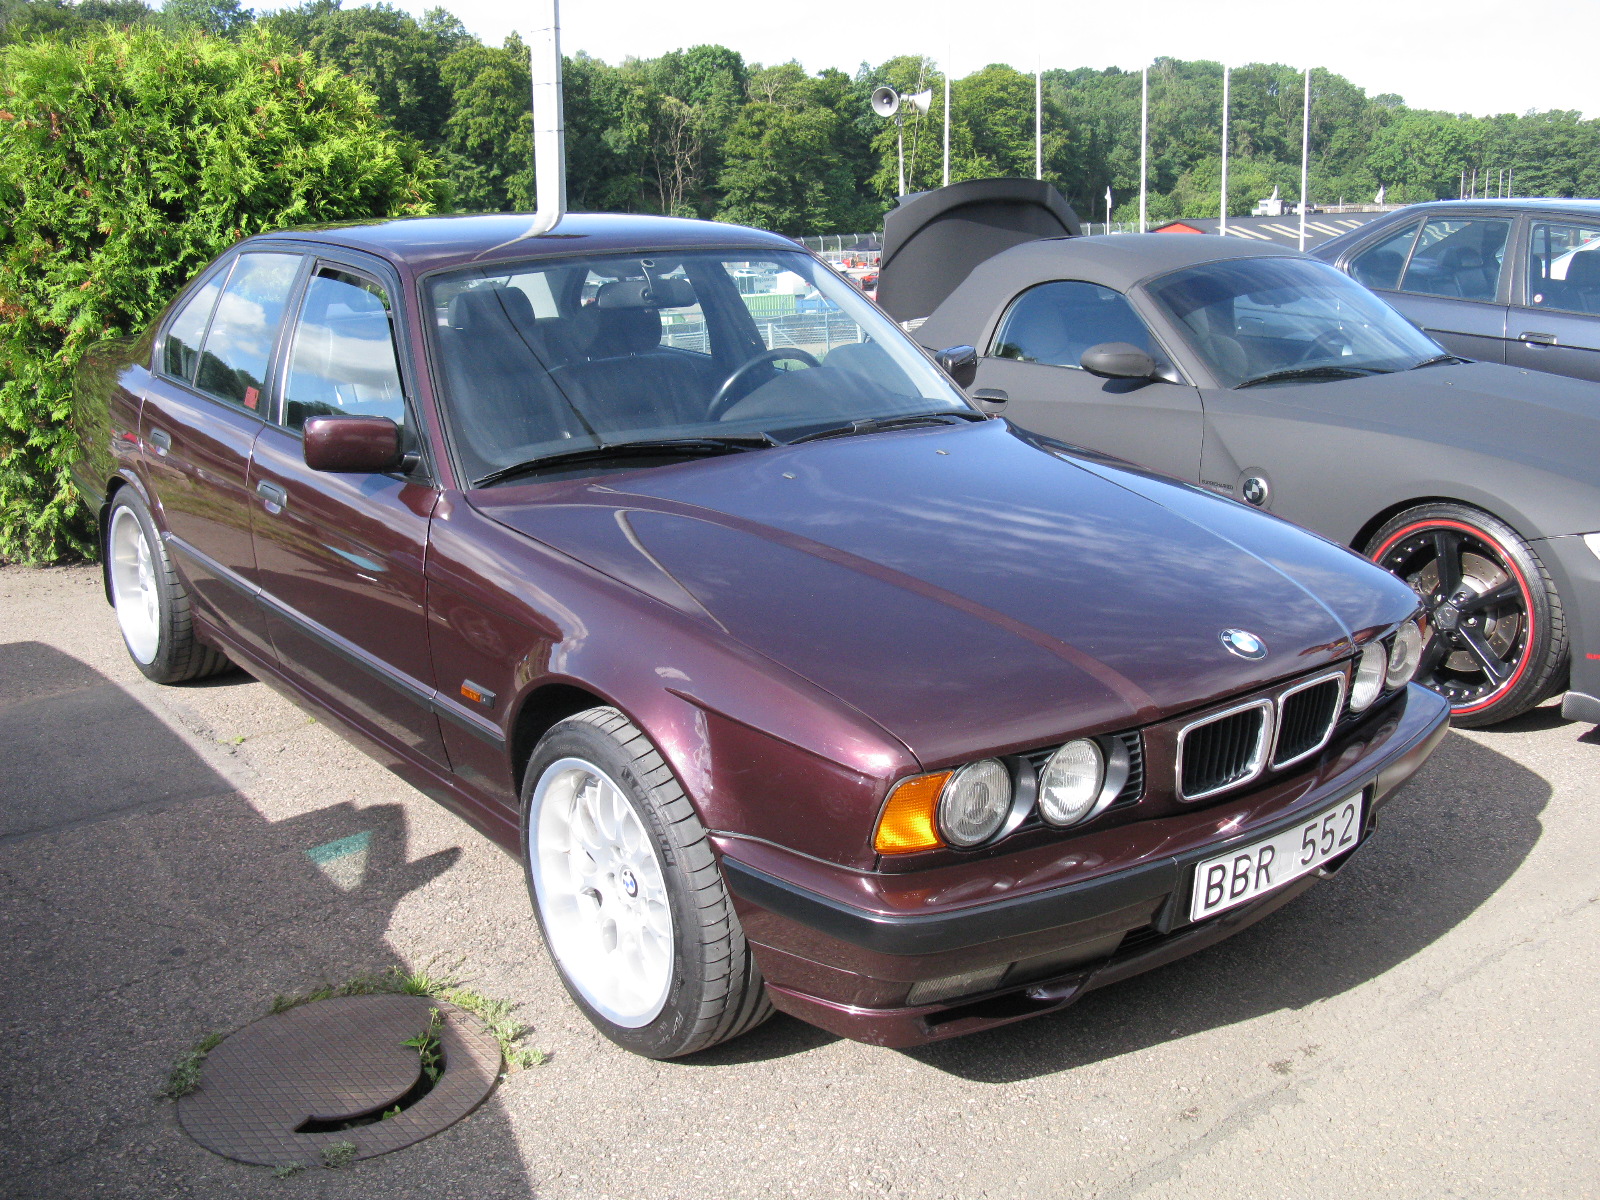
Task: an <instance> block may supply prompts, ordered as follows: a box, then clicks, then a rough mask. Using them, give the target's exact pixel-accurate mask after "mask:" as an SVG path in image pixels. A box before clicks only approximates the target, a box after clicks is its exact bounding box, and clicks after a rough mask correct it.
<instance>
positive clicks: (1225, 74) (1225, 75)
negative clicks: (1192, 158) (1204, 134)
mask: <svg viewBox="0 0 1600 1200" xmlns="http://www.w3.org/2000/svg"><path fill="white" fill-rule="evenodd" d="M1231 72H1232V68H1231V67H1226V66H1225V67H1223V68H1222V209H1221V212H1222V224H1221V225H1219V226H1218V227H1217V232H1218V233H1221V234H1226V233H1227V232H1228V84H1229V82H1230V80H1229V75H1230V73H1231Z"/></svg>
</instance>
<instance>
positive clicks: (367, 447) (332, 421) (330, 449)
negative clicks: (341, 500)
mask: <svg viewBox="0 0 1600 1200" xmlns="http://www.w3.org/2000/svg"><path fill="white" fill-rule="evenodd" d="M305 435H306V448H305V455H306V466H308V467H310V468H311V469H312V470H313V471H341V472H345V471H348V472H351V473H358V474H362V475H381V474H383V473H384V472H386V471H393V470H397V469H398V468H399V467H400V466H401V465H402V464H403V461H404V458H405V456H404V455H403V454H402V453H401V450H400V426H398V425H396V424H395V423H394V422H393V421H391V420H390V419H389V418H388V417H312V418H310V419H309V420H307V421H306V427H305Z"/></svg>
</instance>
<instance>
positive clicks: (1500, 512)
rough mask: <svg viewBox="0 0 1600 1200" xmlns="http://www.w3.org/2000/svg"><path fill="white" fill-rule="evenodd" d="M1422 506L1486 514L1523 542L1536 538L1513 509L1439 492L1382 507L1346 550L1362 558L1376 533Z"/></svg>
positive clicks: (1473, 498)
mask: <svg viewBox="0 0 1600 1200" xmlns="http://www.w3.org/2000/svg"><path fill="white" fill-rule="evenodd" d="M1424 504H1460V505H1464V506H1465V507H1467V508H1475V509H1477V510H1478V511H1479V512H1482V513H1487V514H1488V515H1489V516H1491V517H1494V518H1495V519H1496V520H1498V521H1503V522H1504V523H1505V524H1507V525H1509V526H1511V529H1512V531H1513V532H1514V533H1516V535H1517V536H1518V537H1520V538H1521V539H1522V540H1523V541H1525V542H1529V541H1533V540H1535V539H1537V538H1538V537H1539V536H1540V535H1539V534H1537V533H1531V532H1529V530H1528V528H1527V519H1526V518H1525V517H1524V516H1523V515H1522V514H1521V513H1519V512H1517V511H1516V510H1515V509H1508V508H1507V507H1506V506H1505V505H1503V504H1496V503H1495V502H1493V501H1487V502H1486V501H1485V500H1484V499H1481V498H1478V497H1470V496H1459V495H1458V496H1449V495H1445V494H1443V493H1442V492H1436V493H1432V494H1423V495H1418V496H1411V497H1409V498H1408V499H1405V500H1397V501H1395V502H1394V503H1393V504H1388V505H1385V506H1384V507H1383V508H1381V509H1379V510H1378V511H1377V512H1376V513H1374V514H1373V515H1372V516H1371V517H1369V518H1368V519H1367V521H1366V522H1365V523H1364V524H1363V525H1362V526H1361V528H1360V529H1359V530H1357V531H1356V536H1355V537H1354V538H1353V539H1351V541H1350V549H1352V550H1354V551H1355V552H1356V553H1357V554H1360V555H1361V556H1363V557H1365V556H1366V547H1367V544H1368V543H1369V542H1371V541H1372V539H1373V537H1374V536H1375V535H1376V534H1377V532H1378V530H1380V529H1382V528H1383V527H1384V525H1386V524H1387V523H1388V522H1389V521H1391V520H1393V519H1394V518H1395V517H1397V516H1399V515H1400V514H1401V513H1403V512H1405V511H1406V509H1408V508H1417V507H1419V506H1420V505H1424Z"/></svg>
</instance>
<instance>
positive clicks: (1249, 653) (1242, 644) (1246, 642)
mask: <svg viewBox="0 0 1600 1200" xmlns="http://www.w3.org/2000/svg"><path fill="white" fill-rule="evenodd" d="M1221 636H1222V644H1223V645H1224V646H1226V647H1227V648H1228V652H1229V653H1230V654H1237V655H1238V656H1239V657H1240V658H1250V659H1256V658H1265V657H1266V656H1267V644H1266V643H1265V642H1263V641H1262V640H1261V639H1260V638H1258V637H1257V636H1256V635H1255V634H1253V633H1251V632H1250V631H1249V630H1247V629H1224V630H1223V631H1222V635H1221Z"/></svg>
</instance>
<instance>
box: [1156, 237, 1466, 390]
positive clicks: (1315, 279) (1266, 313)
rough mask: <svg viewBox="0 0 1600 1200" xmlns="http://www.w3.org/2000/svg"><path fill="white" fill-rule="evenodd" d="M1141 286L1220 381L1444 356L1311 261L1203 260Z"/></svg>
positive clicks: (1407, 363) (1362, 292) (1334, 374)
mask: <svg viewBox="0 0 1600 1200" xmlns="http://www.w3.org/2000/svg"><path fill="white" fill-rule="evenodd" d="M1145 290H1146V291H1147V292H1148V293H1149V294H1150V296H1151V297H1152V298H1153V299H1154V300H1155V302H1156V303H1157V304H1159V305H1160V306H1161V307H1162V308H1163V309H1165V310H1166V312H1167V313H1168V315H1170V316H1171V317H1172V319H1173V321H1174V322H1176V323H1177V324H1178V325H1179V327H1181V328H1182V329H1183V330H1184V331H1185V332H1186V333H1187V334H1188V336H1189V340H1190V341H1191V342H1192V343H1193V345H1194V348H1195V350H1196V351H1197V352H1198V353H1199V354H1200V357H1201V358H1203V359H1204V360H1205V362H1206V364H1207V365H1208V366H1209V367H1210V368H1211V370H1212V373H1213V374H1215V375H1216V377H1217V381H1218V383H1220V384H1221V385H1222V386H1223V387H1230V388H1231V387H1239V386H1241V385H1248V384H1252V383H1270V382H1274V381H1276V380H1277V379H1278V378H1280V377H1281V378H1283V379H1284V380H1285V381H1287V380H1290V379H1302V380H1306V379H1319V378H1320V379H1339V378H1349V377H1354V376H1357V375H1369V374H1378V373H1381V372H1386V371H1404V370H1407V369H1409V368H1411V367H1414V366H1416V365H1417V364H1418V363H1419V362H1422V361H1425V360H1427V359H1430V358H1433V357H1435V356H1437V355H1438V354H1439V353H1440V350H1439V347H1438V345H1437V344H1436V343H1435V342H1434V341H1433V340H1432V339H1430V338H1429V337H1427V335H1425V334H1423V333H1422V332H1420V331H1419V330H1418V329H1417V328H1416V327H1415V326H1413V325H1411V324H1410V323H1409V322H1408V321H1406V319H1405V318H1404V317H1402V316H1401V315H1400V314H1399V313H1397V312H1396V311H1395V310H1394V309H1392V308H1390V307H1389V306H1388V305H1387V304H1385V303H1384V302H1383V301H1382V300H1380V299H1379V298H1378V297H1376V296H1374V295H1373V294H1372V293H1371V292H1369V291H1367V290H1366V289H1365V288H1364V287H1362V286H1361V285H1360V284H1358V283H1355V282H1353V281H1352V280H1351V279H1350V278H1349V277H1347V276H1345V275H1343V274H1341V273H1340V272H1339V271H1336V270H1335V269H1334V268H1333V267H1331V266H1329V265H1328V264H1326V263H1321V262H1313V261H1310V260H1308V259H1303V258H1272V257H1262V258H1239V259H1229V260H1226V261H1223V262H1211V263H1204V264H1202V265H1200V266H1197V267H1188V268H1186V269H1184V270H1182V271H1174V272H1173V273H1172V274H1171V275H1166V276H1163V277H1162V278H1160V279H1158V280H1156V281H1155V282H1154V283H1151V284H1149V285H1147V286H1146V289H1145ZM1280 373H1281V374H1280Z"/></svg>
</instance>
